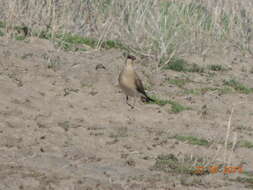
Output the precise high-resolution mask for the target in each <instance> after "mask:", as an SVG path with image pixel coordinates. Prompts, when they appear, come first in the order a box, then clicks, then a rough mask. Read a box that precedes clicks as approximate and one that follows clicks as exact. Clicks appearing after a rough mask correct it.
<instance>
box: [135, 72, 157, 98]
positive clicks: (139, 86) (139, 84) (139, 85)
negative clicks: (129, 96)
mask: <svg viewBox="0 0 253 190" xmlns="http://www.w3.org/2000/svg"><path fill="white" fill-rule="evenodd" d="M135 85H136V87H137V91H138V92H140V93H141V94H143V95H144V97H143V98H144V99H142V100H144V101H145V102H154V100H153V99H152V98H150V97H148V95H147V94H146V92H145V90H144V87H143V84H142V82H141V79H140V78H139V76H138V75H137V74H135Z"/></svg>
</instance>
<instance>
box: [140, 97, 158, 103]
mask: <svg viewBox="0 0 253 190" xmlns="http://www.w3.org/2000/svg"><path fill="white" fill-rule="evenodd" d="M141 99H142V101H143V102H155V100H154V99H152V98H150V97H148V96H143V97H141Z"/></svg>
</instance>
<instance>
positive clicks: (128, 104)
mask: <svg viewBox="0 0 253 190" xmlns="http://www.w3.org/2000/svg"><path fill="white" fill-rule="evenodd" d="M126 103H127V105H129V106H130V107H131V108H132V109H133V108H134V106H132V105H131V104H129V102H128V96H126Z"/></svg>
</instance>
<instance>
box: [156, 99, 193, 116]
mask: <svg viewBox="0 0 253 190" xmlns="http://www.w3.org/2000/svg"><path fill="white" fill-rule="evenodd" d="M151 98H152V99H153V100H154V101H155V102H154V103H155V104H158V105H161V106H163V105H166V104H170V105H171V111H172V112H173V113H179V112H182V111H184V110H189V109H190V108H189V107H185V106H183V105H181V104H179V103H177V102H175V101H172V100H162V99H159V98H157V97H155V96H151Z"/></svg>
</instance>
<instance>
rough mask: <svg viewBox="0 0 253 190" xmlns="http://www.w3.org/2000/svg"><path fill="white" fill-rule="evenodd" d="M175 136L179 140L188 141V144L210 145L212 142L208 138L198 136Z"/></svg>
mask: <svg viewBox="0 0 253 190" xmlns="http://www.w3.org/2000/svg"><path fill="white" fill-rule="evenodd" d="M173 138H175V139H177V140H179V141H183V142H187V143H188V144H192V145H199V146H208V145H209V144H210V143H209V142H208V141H207V140H206V139H203V138H197V137H194V136H183V135H176V136H174V137H173Z"/></svg>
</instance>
